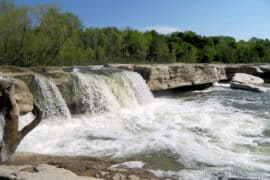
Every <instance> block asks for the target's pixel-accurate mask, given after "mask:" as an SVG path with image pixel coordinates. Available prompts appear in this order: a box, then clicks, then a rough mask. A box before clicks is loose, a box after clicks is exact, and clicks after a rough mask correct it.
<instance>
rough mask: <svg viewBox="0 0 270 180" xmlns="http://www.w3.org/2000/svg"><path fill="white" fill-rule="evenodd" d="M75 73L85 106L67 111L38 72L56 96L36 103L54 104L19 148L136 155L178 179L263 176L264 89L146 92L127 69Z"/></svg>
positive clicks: (269, 159)
mask: <svg viewBox="0 0 270 180" xmlns="http://www.w3.org/2000/svg"><path fill="white" fill-rule="evenodd" d="M74 74H75V76H76V77H77V80H76V82H75V83H74V86H76V88H77V89H78V93H80V94H81V96H82V97H83V100H84V102H83V104H84V105H83V108H85V109H86V111H87V112H88V113H85V114H84V115H76V116H70V113H69V112H67V106H66V105H65V104H64V100H63V98H61V96H60V95H61V94H59V92H55V91H57V87H56V86H55V85H54V84H53V82H51V81H52V80H50V79H47V80H44V78H41V77H37V78H36V81H37V83H38V84H39V85H40V87H41V88H43V89H45V90H40V93H41V96H42V97H43V99H46V98H53V101H57V103H53V102H51V101H50V100H48V99H47V102H46V103H47V105H48V106H46V104H42V106H43V107H48V108H53V109H55V110H56V112H49V114H53V116H50V115H48V119H45V120H43V122H42V123H41V124H40V125H39V126H38V127H37V128H36V129H34V130H33V131H32V132H31V133H30V134H29V135H28V136H27V137H26V138H25V139H24V141H23V142H22V143H21V145H20V146H19V151H30V152H38V153H46V154H57V155H87V156H96V157H111V158H119V159H124V160H126V161H130V160H136V161H142V162H143V163H146V164H147V165H148V166H149V167H148V168H149V169H152V170H153V172H154V173H155V174H156V175H158V176H168V175H169V176H176V177H179V178H181V179H220V178H226V177H228V178H250V179H252V178H261V179H268V178H270V113H269V108H270V94H266V93H252V92H247V91H241V90H231V89H230V88H229V87H228V86H225V85H218V86H214V87H211V88H209V89H207V90H204V91H193V92H186V93H180V94H175V93H174V94H167V95H165V96H160V97H156V98H153V96H152V94H151V92H150V90H149V89H148V87H147V85H146V84H145V82H144V81H143V79H142V78H141V77H140V76H139V75H138V74H136V73H133V72H125V71H123V72H121V73H118V74H117V73H116V74H114V75H113V76H107V75H104V74H99V75H97V74H91V73H83V72H81V71H78V70H74ZM48 92H54V93H51V94H48ZM46 93H47V94H46ZM60 104H62V105H61V107H60V106H59V105H60ZM45 109H46V108H45ZM48 111H49V110H48ZM50 111H51V110H50ZM57 114H60V116H59V117H57ZM63 117H65V118H63ZM31 118H32V117H31V114H28V115H26V116H23V117H21V121H22V122H23V123H22V125H23V124H24V123H26V122H27V121H28V120H29V119H31Z"/></svg>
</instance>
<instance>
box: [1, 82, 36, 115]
mask: <svg viewBox="0 0 270 180" xmlns="http://www.w3.org/2000/svg"><path fill="white" fill-rule="evenodd" d="M0 81H1V82H2V83H0V84H2V86H9V85H11V84H14V85H15V96H16V101H17V104H18V105H19V109H20V114H26V113H29V112H32V111H33V101H34V98H33V95H32V93H31V92H30V90H29V88H28V86H27V85H26V84H25V83H24V82H23V81H21V80H19V79H0ZM1 88H2V87H0V89H1ZM0 96H1V94H0Z"/></svg>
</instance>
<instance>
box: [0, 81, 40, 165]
mask: <svg viewBox="0 0 270 180" xmlns="http://www.w3.org/2000/svg"><path fill="white" fill-rule="evenodd" d="M0 92H1V96H0V104H1V105H0V112H1V113H2V114H3V117H4V127H3V139H2V142H1V145H0V161H2V162H3V161H7V160H9V158H10V157H11V156H12V154H13V153H14V152H15V151H16V149H17V147H18V145H19V144H20V142H21V141H22V139H23V138H24V137H25V136H26V135H27V134H28V133H29V132H30V131H31V130H32V129H34V128H35V127H36V126H37V125H38V124H39V123H40V121H41V119H42V116H43V111H42V110H41V108H40V107H39V106H38V104H37V103H36V102H34V109H33V114H34V115H35V116H36V117H35V119H34V120H33V121H32V122H31V123H29V124H28V125H26V126H25V127H24V128H23V129H22V130H21V131H18V124H19V122H18V120H19V115H20V110H19V107H18V104H17V102H16V98H15V90H14V84H10V83H7V82H5V81H0Z"/></svg>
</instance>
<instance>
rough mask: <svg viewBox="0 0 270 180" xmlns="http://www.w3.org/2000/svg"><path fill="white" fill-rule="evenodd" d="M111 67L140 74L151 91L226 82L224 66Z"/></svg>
mask: <svg viewBox="0 0 270 180" xmlns="http://www.w3.org/2000/svg"><path fill="white" fill-rule="evenodd" d="M111 67H114V68H122V69H127V70H132V71H135V72H138V73H140V74H141V75H142V76H143V77H144V79H145V80H146V82H147V83H148V85H149V87H150V89H151V90H153V91H155V90H165V89H173V88H178V87H183V86H194V85H202V84H209V83H213V82H217V81H221V80H226V79H227V77H226V72H225V69H224V68H223V67H222V66H218V65H207V64H167V65H121V64H120V65H117V64H113V65H111Z"/></svg>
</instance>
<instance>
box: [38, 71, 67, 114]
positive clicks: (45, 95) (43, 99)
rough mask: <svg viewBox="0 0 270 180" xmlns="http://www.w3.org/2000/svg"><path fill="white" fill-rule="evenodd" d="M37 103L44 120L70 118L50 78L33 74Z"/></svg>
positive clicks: (63, 101) (64, 103)
mask: <svg viewBox="0 0 270 180" xmlns="http://www.w3.org/2000/svg"><path fill="white" fill-rule="evenodd" d="M35 84H36V88H37V92H36V95H37V101H38V103H39V105H40V106H41V108H42V109H43V111H44V112H45V117H46V118H51V117H63V118H70V117H71V115H70V112H69V109H68V107H67V105H66V102H65V100H64V99H63V97H62V95H61V93H60V91H59V89H58V88H57V86H56V84H55V83H54V81H53V80H52V79H51V78H50V77H45V76H41V75H37V74H35Z"/></svg>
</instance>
